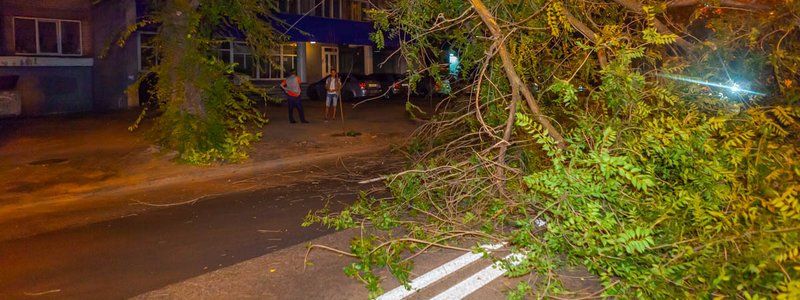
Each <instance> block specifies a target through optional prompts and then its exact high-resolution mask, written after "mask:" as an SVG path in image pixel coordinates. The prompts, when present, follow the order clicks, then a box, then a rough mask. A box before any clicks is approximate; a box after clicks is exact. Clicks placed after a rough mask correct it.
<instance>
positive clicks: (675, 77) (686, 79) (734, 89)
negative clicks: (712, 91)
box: [659, 74, 767, 96]
mask: <svg viewBox="0 0 800 300" xmlns="http://www.w3.org/2000/svg"><path fill="white" fill-rule="evenodd" d="M659 76H661V77H664V78H669V79H673V80H679V81H683V82H690V83H696V84H700V85H705V86H712V87H717V88H722V89H727V90H729V91H731V92H733V93H737V94H751V95H758V96H766V95H767V94H764V93H761V92H756V91H751V90H748V89H745V88H742V86H740V85H739V84H738V83H733V84H732V85H726V84H721V83H716V82H709V81H705V80H701V79H695V78H691V77H686V76H680V75H672V74H660V75H659Z"/></svg>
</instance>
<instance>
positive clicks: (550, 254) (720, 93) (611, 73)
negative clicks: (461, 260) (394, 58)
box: [307, 0, 800, 299]
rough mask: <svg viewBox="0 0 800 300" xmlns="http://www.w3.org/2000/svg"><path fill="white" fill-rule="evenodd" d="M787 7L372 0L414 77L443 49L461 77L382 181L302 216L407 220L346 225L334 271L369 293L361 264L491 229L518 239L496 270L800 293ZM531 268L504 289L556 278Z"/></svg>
mask: <svg viewBox="0 0 800 300" xmlns="http://www.w3.org/2000/svg"><path fill="white" fill-rule="evenodd" d="M798 13H800V2H797V1H794V0H772V1H744V0H742V1H735V0H708V1H700V0H675V1H655V0H647V1H642V0H603V1H583V0H469V1H458V0H443V1H422V0H397V1H394V2H392V4H391V5H390V7H389V8H387V9H385V10H376V11H373V12H372V15H373V18H374V19H375V20H376V28H377V29H378V30H379V32H378V34H376V37H375V40H376V41H378V42H380V40H382V39H385V38H387V37H395V36H396V37H399V38H400V39H401V40H402V41H403V42H402V46H401V47H402V55H403V56H404V57H405V59H406V60H407V61H408V62H409V65H410V66H411V68H412V71H411V76H410V80H411V82H412V83H415V82H416V81H418V80H419V79H420V78H421V77H422V74H430V75H432V76H435V77H443V76H446V74H443V71H442V69H443V68H442V65H443V62H444V61H443V58H444V57H446V56H445V53H446V52H445V51H454V52H455V53H457V55H458V57H459V58H460V61H461V70H462V72H461V73H460V76H461V77H460V81H461V82H462V83H463V88H461V89H460V90H461V91H462V92H461V93H457V94H455V95H453V96H452V97H450V98H449V99H448V100H446V101H444V102H442V103H441V104H440V107H439V110H438V113H437V115H436V117H435V119H434V120H432V121H431V122H429V123H428V124H426V125H425V126H423V128H421V129H420V131H419V132H418V135H417V136H418V139H417V140H416V142H415V143H413V144H412V145H411V146H409V152H410V153H412V155H413V158H414V159H415V160H414V161H415V164H414V165H412V166H410V168H409V170H407V171H405V172H401V173H399V174H395V175H392V176H388V179H387V185H388V186H389V187H390V189H391V191H392V195H393V197H391V198H389V199H374V198H370V197H363V199H361V200H360V201H359V202H357V203H356V204H354V205H353V206H351V207H349V208H348V209H346V210H344V211H342V212H338V213H330V212H327V211H320V212H317V213H314V214H310V215H309V216H308V219H307V223H314V222H321V223H323V224H326V225H328V226H332V227H336V228H348V227H358V226H373V227H376V228H379V229H383V230H392V229H394V228H397V227H400V228H402V229H403V230H402V231H401V232H404V235H405V236H404V237H402V238H397V237H395V238H391V237H387V236H386V235H381V234H376V235H370V236H364V237H361V238H358V239H356V240H354V241H353V242H352V244H351V252H352V254H353V255H354V256H356V257H357V258H359V261H358V262H356V263H353V264H352V265H351V266H350V267H349V268H348V269H346V270H345V271H346V273H347V274H348V275H351V276H353V277H354V278H357V279H359V280H361V281H363V282H364V283H365V285H366V286H367V287H368V288H369V289H370V291H371V292H372V294H371V295H372V296H377V295H379V294H380V292H381V291H380V286H379V284H378V282H379V280H380V279H379V278H378V277H377V276H376V275H375V273H374V270H376V268H379V267H384V266H386V267H388V268H389V270H390V271H392V273H393V274H394V275H395V276H396V277H397V278H398V279H400V280H401V281H403V282H406V281H407V280H408V279H409V271H410V268H411V267H412V263H411V260H409V259H408V258H410V257H414V256H416V255H417V254H418V253H419V252H420V251H425V250H427V249H430V248H431V247H448V248H454V247H455V248H458V247H459V246H462V245H474V244H475V243H481V242H497V241H503V242H507V243H509V245H510V246H511V247H512V248H513V249H514V251H516V252H519V253H522V254H523V255H524V257H525V259H523V260H522V261H521V262H519V264H517V265H516V266H513V267H510V272H509V274H510V275H511V276H520V275H524V274H528V273H531V272H535V273H540V274H541V275H543V276H547V275H551V274H552V272H551V271H552V270H554V269H558V268H559V267H560V266H564V265H570V264H578V265H583V266H585V267H586V268H588V269H589V270H590V271H591V272H593V273H594V274H596V275H597V276H598V277H599V278H600V279H601V280H602V282H603V285H604V287H605V289H604V291H603V294H602V295H604V296H616V297H621V298H637V299H638V298H654V299H666V298H712V297H713V298H723V297H732V298H744V299H756V298H763V297H767V298H778V299H796V298H798V297H800V280H798V276H799V275H800V261H798V258H800V255H798V253H800V252H798V251H800V233H799V232H798V231H799V230H800V203H799V202H798V193H800V162H799V160H800V157H798V147H797V146H798V142H799V141H800V135H799V134H800V130H798V129H800V125H799V124H800V123H798V117H800V109H799V108H798V100H799V99H798V97H800V94H798V91H799V90H798V83H797V80H798V75H797V74H798V72H797V71H798V70H797V68H798V66H800V65H798V62H800V52H798V37H800V35H799V33H798V26H800V16H799V15H798ZM443 45H445V46H446V47H444V46H443ZM392 232H398V231H392ZM390 236H391V235H390ZM542 282H545V283H546V282H549V281H548V280H541V281H539V283H540V285H539V286H536V288H534V289H530V288H528V287H526V286H525V284H523V285H522V286H520V287H518V289H516V290H515V291H514V292H511V294H510V296H511V297H518V296H523V295H524V294H526V293H536V294H537V295H540V296H541V295H553V294H557V293H558V292H559V288H558V285H557V284H541V283H542ZM526 284H532V285H535V283H533V282H529V283H526Z"/></svg>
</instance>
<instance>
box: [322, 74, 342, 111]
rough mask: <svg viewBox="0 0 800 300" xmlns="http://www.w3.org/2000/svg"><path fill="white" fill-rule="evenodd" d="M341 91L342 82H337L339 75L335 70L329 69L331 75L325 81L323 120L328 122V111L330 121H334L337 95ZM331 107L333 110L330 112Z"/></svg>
mask: <svg viewBox="0 0 800 300" xmlns="http://www.w3.org/2000/svg"><path fill="white" fill-rule="evenodd" d="M341 90H342V81H341V80H339V75H338V74H337V73H336V69H331V74H330V76H328V79H326V80H325V91H327V93H326V95H325V120H326V121H327V120H328V111H330V112H331V113H330V115H331V120H336V103H337V102H338V101H339V95H340V92H341ZM331 107H332V108H333V109H332V110H331Z"/></svg>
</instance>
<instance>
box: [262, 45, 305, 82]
mask: <svg viewBox="0 0 800 300" xmlns="http://www.w3.org/2000/svg"><path fill="white" fill-rule="evenodd" d="M296 68H297V45H296V44H286V45H283V46H281V47H280V49H275V50H274V51H273V54H272V55H270V57H269V60H268V61H265V62H262V63H260V64H258V67H257V68H256V74H255V76H253V78H254V79H259V80H275V79H281V78H283V77H286V76H287V73H288V72H289V71H290V70H294V69H296Z"/></svg>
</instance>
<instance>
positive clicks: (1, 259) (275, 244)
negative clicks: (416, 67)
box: [0, 180, 364, 299]
mask: <svg viewBox="0 0 800 300" xmlns="http://www.w3.org/2000/svg"><path fill="white" fill-rule="evenodd" d="M358 188H364V187H363V186H358V185H357V184H352V183H350V184H345V183H343V182H342V181H336V180H330V181H321V182H318V183H317V184H312V183H302V184H298V185H295V186H291V187H280V188H271V189H266V190H256V191H249V192H239V193H232V194H226V195H222V196H218V197H215V198H208V199H206V200H203V201H199V202H196V203H194V204H187V205H182V206H173V207H167V208H163V209H157V210H150V211H147V212H145V213H142V214H139V215H132V216H128V217H124V218H120V219H115V220H111V221H106V222H101V223H95V224H90V225H87V226H82V227H77V228H71V229H65V230H60V231H56V232H50V233H46V234H42V235H37V236H33V237H29V238H24V239H19V240H11V241H5V242H2V243H0V299H19V298H22V299H32V298H36V299H47V298H59V299H63V298H80V299H119V298H127V297H131V296H135V295H137V294H140V293H143V292H147V291H150V290H153V289H157V288H160V287H163V286H165V285H168V284H171V283H175V282H179V281H182V280H185V279H188V278H191V277H194V276H197V275H200V274H204V273H207V272H210V271H213V270H216V269H219V268H222V267H226V266H230V265H233V264H236V263H238V262H241V261H245V260H248V259H250V258H254V257H258V256H261V255H264V254H267V253H270V252H273V251H276V250H279V249H282V248H286V247H289V246H291V245H296V244H300V243H303V242H304V241H308V240H311V239H314V238H316V237H319V236H322V235H325V234H327V233H329V232H330V231H328V230H324V229H321V228H319V227H315V228H303V227H301V226H300V224H301V223H302V219H303V217H304V216H305V215H306V214H307V213H308V212H309V211H310V210H312V209H318V208H321V207H323V206H324V205H325V203H326V202H330V203H331V206H332V208H337V207H341V206H342V205H343V204H342V203H348V202H351V201H353V199H354V198H355V196H354V195H355V192H356V189H358ZM326 195H328V196H330V197H326ZM326 198H328V199H326Z"/></svg>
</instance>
